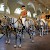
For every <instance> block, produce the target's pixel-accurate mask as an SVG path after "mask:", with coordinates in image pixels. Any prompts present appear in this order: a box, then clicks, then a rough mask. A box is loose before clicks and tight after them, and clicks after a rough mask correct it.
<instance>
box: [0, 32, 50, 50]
mask: <svg viewBox="0 0 50 50" xmlns="http://www.w3.org/2000/svg"><path fill="white" fill-rule="evenodd" d="M13 38H14V37H12V38H11V44H5V36H4V37H3V38H2V39H0V50H50V32H49V34H48V35H44V36H43V37H40V36H39V35H38V36H35V37H34V40H35V42H34V43H31V41H30V39H29V36H28V35H26V36H25V39H24V40H23V42H22V48H18V47H17V48H14V47H13V45H14V39H13Z"/></svg>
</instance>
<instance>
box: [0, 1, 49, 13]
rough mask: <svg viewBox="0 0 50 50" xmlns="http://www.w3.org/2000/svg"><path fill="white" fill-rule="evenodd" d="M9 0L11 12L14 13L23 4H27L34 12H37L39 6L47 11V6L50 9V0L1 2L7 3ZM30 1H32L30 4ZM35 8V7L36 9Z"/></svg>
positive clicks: (8, 4)
mask: <svg viewBox="0 0 50 50" xmlns="http://www.w3.org/2000/svg"><path fill="white" fill-rule="evenodd" d="M6 1H7V6H8V7H9V8H10V12H11V14H13V13H14V10H15V9H16V8H17V7H21V5H23V4H24V5H25V6H26V7H27V9H28V10H30V11H31V12H32V13H33V12H36V11H37V10H38V9H39V8H40V9H41V10H42V11H45V10H46V9H47V8H48V9H50V0H0V3H3V2H4V3H5V2H6ZM28 3H32V4H31V5H28ZM34 8H35V9H34Z"/></svg>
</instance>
